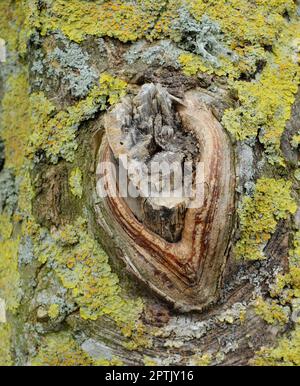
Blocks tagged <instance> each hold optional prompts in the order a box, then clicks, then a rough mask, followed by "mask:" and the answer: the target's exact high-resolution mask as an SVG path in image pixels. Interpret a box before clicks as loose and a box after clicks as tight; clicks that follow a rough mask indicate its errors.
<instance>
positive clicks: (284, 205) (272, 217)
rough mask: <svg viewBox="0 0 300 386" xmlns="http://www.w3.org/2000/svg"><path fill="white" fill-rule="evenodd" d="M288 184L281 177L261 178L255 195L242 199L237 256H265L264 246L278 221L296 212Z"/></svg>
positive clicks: (243, 257) (246, 257)
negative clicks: (276, 178)
mask: <svg viewBox="0 0 300 386" xmlns="http://www.w3.org/2000/svg"><path fill="white" fill-rule="evenodd" d="M291 186H292V183H291V182H288V181H285V180H283V179H278V180H275V179H273V178H261V179H259V180H258V181H257V183H256V186H255V193H254V196H253V197H248V196H245V197H244V198H243V200H242V204H241V206H240V208H239V210H238V213H239V218H240V226H241V236H240V240H239V241H238V242H237V244H236V246H235V248H234V253H235V256H236V257H237V258H240V259H246V260H261V259H265V258H266V256H265V255H264V252H263V249H264V247H265V245H266V243H267V242H268V241H269V240H270V238H271V235H272V234H273V233H274V231H275V229H276V226H277V223H278V221H279V220H281V219H286V218H287V217H288V216H289V214H291V213H292V214H294V213H295V212H296V209H297V205H296V203H295V201H294V199H293V198H292V197H291Z"/></svg>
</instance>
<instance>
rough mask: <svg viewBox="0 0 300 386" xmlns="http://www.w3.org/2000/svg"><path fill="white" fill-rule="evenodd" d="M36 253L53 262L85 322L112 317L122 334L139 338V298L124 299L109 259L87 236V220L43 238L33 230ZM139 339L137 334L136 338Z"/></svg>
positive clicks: (40, 232)
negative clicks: (45, 239)
mask: <svg viewBox="0 0 300 386" xmlns="http://www.w3.org/2000/svg"><path fill="white" fill-rule="evenodd" d="M33 232H34V233H35V234H33V235H32V237H33V239H34V241H35V248H34V251H35V254H36V255H37V256H39V257H41V256H43V261H53V262H54V263H55V264H54V266H55V268H54V270H55V272H56V274H57V275H58V277H59V278H60V279H61V281H62V284H63V286H64V287H65V288H67V289H70V290H71V292H72V294H73V297H74V299H75V301H76V302H77V304H78V305H79V307H80V315H81V317H82V318H83V319H86V320H96V319H98V318H99V317H101V316H104V315H106V316H109V317H111V318H112V319H113V320H114V321H115V322H116V324H117V325H118V326H119V327H120V328H121V329H122V331H124V335H126V336H128V337H130V336H131V335H134V334H137V335H139V331H140V329H139V328H138V327H137V326H138V323H137V321H138V319H139V317H140V314H141V312H142V309H143V304H142V301H141V300H140V299H127V298H126V297H125V296H124V295H125V294H124V293H123V291H122V290H121V287H120V286H119V280H118V277H117V275H116V274H114V273H112V271H111V268H110V266H109V263H108V257H107V255H106V254H105V252H104V251H103V250H102V249H101V248H100V246H99V245H98V243H97V242H96V241H95V239H94V238H93V237H92V236H91V235H90V234H89V232H88V230H87V227H86V221H85V220H83V219H82V218H79V219H78V220H77V221H76V223H75V224H73V225H70V224H69V225H66V226H64V227H61V228H60V229H59V230H58V231H57V232H54V233H53V234H52V237H50V235H48V236H47V237H48V239H47V240H48V241H47V242H45V241H43V240H44V238H45V230H43V229H38V230H36V229H34V230H33ZM139 336H140V335H139Z"/></svg>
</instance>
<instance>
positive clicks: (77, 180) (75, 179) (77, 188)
mask: <svg viewBox="0 0 300 386" xmlns="http://www.w3.org/2000/svg"><path fill="white" fill-rule="evenodd" d="M69 185H70V189H71V192H72V194H73V195H74V196H75V197H78V198H81V197H82V172H81V170H80V169H79V168H76V169H73V170H72V171H71V175H70V178H69Z"/></svg>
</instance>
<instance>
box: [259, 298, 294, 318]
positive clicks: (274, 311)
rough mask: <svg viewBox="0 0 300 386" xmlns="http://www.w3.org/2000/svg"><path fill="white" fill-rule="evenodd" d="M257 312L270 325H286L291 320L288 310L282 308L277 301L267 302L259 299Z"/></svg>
mask: <svg viewBox="0 0 300 386" xmlns="http://www.w3.org/2000/svg"><path fill="white" fill-rule="evenodd" d="M255 312H256V314H257V315H259V316H260V317H262V319H264V320H265V321H266V322H267V323H268V324H275V323H279V324H286V323H287V322H288V320H289V312H288V309H287V308H284V307H282V306H281V305H279V304H278V303H277V302H276V301H274V300H273V301H266V300H264V299H263V298H262V297H259V298H257V299H256V301H255Z"/></svg>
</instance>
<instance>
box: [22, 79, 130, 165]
mask: <svg viewBox="0 0 300 386" xmlns="http://www.w3.org/2000/svg"><path fill="white" fill-rule="evenodd" d="M126 87H127V84H126V82H124V81H123V80H121V79H118V78H114V77H113V76H112V75H110V74H107V73H104V74H102V75H101V77H100V79H99V84H98V85H96V86H95V87H94V88H93V89H92V90H91V91H90V93H89V95H88V96H87V97H86V98H85V99H84V100H81V101H80V102H78V103H77V104H75V105H73V106H69V107H68V108H67V109H66V110H61V111H58V112H56V109H55V106H54V105H53V104H52V103H51V102H50V101H49V100H48V99H47V98H46V97H45V96H44V94H43V93H37V94H32V95H31V96H30V117H31V127H32V134H31V136H30V141H29V146H28V151H27V154H28V155H29V157H30V158H33V157H34V155H35V153H36V152H37V151H38V150H43V151H44V152H45V154H46V156H47V158H49V159H50V161H51V162H53V163H57V162H58V160H59V158H64V159H66V160H67V161H70V162H72V161H73V160H74V156H75V151H76V149H77V147H78V144H77V142H76V135H77V129H78V128H79V126H80V124H81V123H82V122H83V121H85V120H87V119H89V118H91V117H92V116H93V115H94V114H95V113H96V112H97V111H98V109H102V110H104V109H105V108H106V107H107V103H108V104H110V105H113V104H115V103H117V102H118V100H119V99H120V98H121V97H122V96H124V95H125V93H126ZM55 112H56V114H54V113H55ZM53 115H54V116H53Z"/></svg>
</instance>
